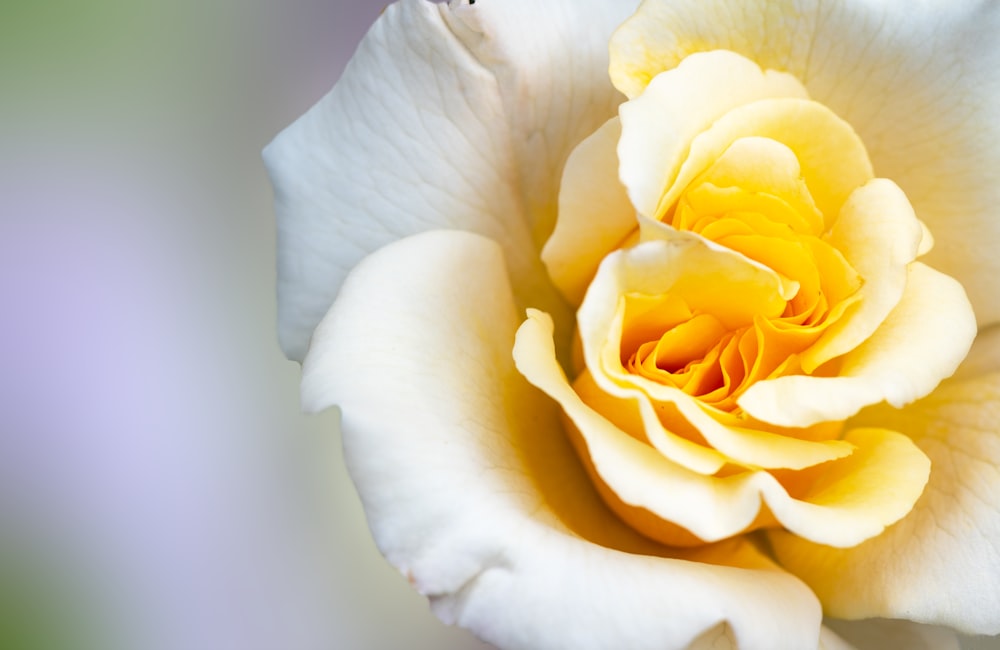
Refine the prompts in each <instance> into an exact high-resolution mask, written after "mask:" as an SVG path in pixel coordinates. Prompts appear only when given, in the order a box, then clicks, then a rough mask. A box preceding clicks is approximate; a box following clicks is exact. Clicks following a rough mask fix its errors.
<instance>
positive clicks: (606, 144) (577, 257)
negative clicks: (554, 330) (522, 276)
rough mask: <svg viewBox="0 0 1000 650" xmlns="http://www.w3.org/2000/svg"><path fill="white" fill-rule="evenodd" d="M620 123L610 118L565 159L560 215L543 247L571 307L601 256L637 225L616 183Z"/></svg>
mask: <svg viewBox="0 0 1000 650" xmlns="http://www.w3.org/2000/svg"><path fill="white" fill-rule="evenodd" d="M620 137H621V122H620V121H619V119H618V118H617V117H615V118H612V119H610V120H608V121H607V122H606V123H605V124H604V126H602V127H601V128H599V129H598V130H597V131H595V132H594V133H593V134H591V135H590V136H589V137H588V138H587V139H585V140H584V141H583V142H581V143H580V144H579V145H578V146H577V147H576V149H574V150H573V153H572V154H570V157H569V159H568V160H567V161H566V169H565V170H564V171H563V178H562V184H561V185H560V189H559V218H558V220H557V221H556V225H555V230H553V231H552V236H551V237H549V240H548V241H547V242H545V247H544V248H543V249H542V261H543V262H544V263H545V268H546V269H548V272H549V277H551V278H552V282H554V283H555V285H556V287H558V288H559V291H561V292H562V294H563V296H564V297H565V298H566V300H568V301H569V302H570V304H572V305H579V304H580V302H581V301H582V300H583V294H584V293H586V291H587V285H588V284H589V283H590V280H591V279H592V278H593V277H594V273H596V272H597V267H598V266H599V265H600V263H601V260H602V259H604V256H605V255H607V254H608V253H609V252H611V251H613V250H615V249H616V248H619V247H621V245H622V243H623V242H624V240H625V239H627V238H628V237H629V235H631V234H632V232H633V231H635V230H636V229H637V228H638V224H637V223H636V219H635V208H633V207H632V203H631V202H630V201H629V198H628V193H627V192H626V191H625V187H624V186H623V185H622V184H621V183H620V182H618V153H617V151H616V150H617V147H618V140H619V138H620Z"/></svg>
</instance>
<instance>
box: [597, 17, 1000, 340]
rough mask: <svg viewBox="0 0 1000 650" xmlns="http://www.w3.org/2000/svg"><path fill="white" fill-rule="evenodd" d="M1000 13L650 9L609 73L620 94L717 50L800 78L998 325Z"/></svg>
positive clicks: (625, 34)
mask: <svg viewBox="0 0 1000 650" xmlns="http://www.w3.org/2000/svg"><path fill="white" fill-rule="evenodd" d="M998 32H1000V5H997V4H995V3H990V2H955V3H939V2H931V3H923V4H914V3H912V2H906V1H905V0H890V1H885V2H877V3H873V2H862V1H850V2H838V3H835V4H832V5H831V4H829V3H824V2H821V0H776V1H773V2H767V3H761V4H759V5H758V6H756V7H755V8H754V11H747V10H746V5H745V3H743V2H741V1H740V0H707V1H705V0H645V1H644V2H643V3H642V5H641V6H640V8H639V11H638V12H637V13H636V15H635V16H634V17H633V18H632V19H630V20H629V21H628V22H626V23H625V24H624V25H623V26H622V28H620V29H619V31H618V32H616V34H615V37H614V39H613V40H612V45H611V74H612V79H613V81H614V82H615V84H616V85H617V86H618V87H619V88H620V89H621V90H622V91H623V92H624V93H625V94H626V95H628V96H630V97H632V96H635V95H636V94H638V93H639V92H640V91H641V89H642V88H644V87H645V85H646V84H647V83H649V80H650V79H653V78H654V77H655V76H656V75H657V74H658V73H660V72H662V71H663V70H668V69H671V68H674V67H675V66H677V65H678V63H679V62H680V61H681V60H683V59H684V57H686V56H688V55H690V54H692V53H695V52H702V51H707V50H715V49H727V50H732V51H734V52H737V53H740V54H742V55H744V56H747V57H749V58H751V59H753V60H754V61H756V62H757V63H759V64H760V65H761V66H762V67H764V68H770V69H776V70H783V71H787V72H789V73H791V74H792V75H794V76H795V77H797V78H798V79H801V80H802V82H803V83H804V84H805V86H806V88H807V89H808V90H809V94H810V96H812V97H813V98H814V99H816V100H817V101H819V102H822V103H823V104H826V105H827V106H829V107H830V108H831V109H833V110H834V111H835V112H836V113H837V114H838V115H840V116H841V117H842V118H844V119H845V120H846V121H847V122H849V123H850V124H851V125H852V126H853V127H854V128H855V129H856V130H857V131H858V133H859V134H860V135H861V138H862V140H863V141H864V142H865V144H866V146H867V147H868V152H869V155H870V156H871V159H872V162H873V164H874V166H875V169H876V171H877V173H878V175H879V176H881V177H885V178H891V179H892V180H894V181H895V182H896V183H898V184H899V186H900V187H901V188H902V189H903V190H904V191H905V192H906V195H907V196H908V197H909V199H910V202H911V203H912V204H913V207H914V209H915V211H916V213H917V216H918V217H920V219H921V220H922V221H924V222H925V223H926V224H927V226H928V227H929V228H930V230H931V232H933V233H934V237H935V239H936V241H937V244H936V246H935V248H934V250H933V251H931V252H930V253H929V255H928V258H927V260H926V261H927V263H928V264H930V265H931V266H934V267H935V268H938V269H940V270H941V271H943V272H944V273H946V274H948V275H951V276H954V277H955V278H956V279H958V280H959V281H960V282H961V283H962V284H963V285H964V286H965V288H966V290H967V292H968V294H969V297H970V299H971V301H972V304H973V306H974V307H975V310H976V316H977V318H978V319H979V323H980V325H985V324H987V323H992V322H995V321H997V320H998V319H1000V257H998V256H997V255H995V253H994V249H995V245H996V242H997V241H1000V218H998V215H997V210H998V207H997V206H1000V183H997V182H995V173H994V170H996V169H997V168H998V167H1000V160H998V156H1000V150H998V149H997V147H996V146H995V143H996V142H998V141H1000V120H997V119H996V116H997V110H998V97H1000V47H998V45H997V39H996V34H997V33H998Z"/></svg>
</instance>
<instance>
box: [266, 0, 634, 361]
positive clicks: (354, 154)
mask: <svg viewBox="0 0 1000 650" xmlns="http://www.w3.org/2000/svg"><path fill="white" fill-rule="evenodd" d="M628 10H629V7H628V3H619V2H614V1H612V0H604V1H601V0H590V1H589V2H586V3H581V2H578V1H575V0H556V1H554V2H546V3H542V4H538V3H535V2H530V1H529V0H510V1H508V2H504V3H502V4H501V3H490V2H481V3H478V4H475V5H471V6H470V5H468V4H464V3H453V4H452V5H451V6H449V5H445V4H436V3H431V2H426V1H424V0H402V2H400V3H398V4H394V5H391V6H389V7H388V8H387V9H386V10H385V12H384V13H383V14H382V16H381V17H380V18H379V20H378V21H377V22H376V24H375V25H374V26H373V27H372V29H371V31H370V32H369V33H368V35H367V36H366V37H365V39H364V40H363V42H362V43H361V45H360V47H359V49H358V51H357V53H356V54H355V56H354V58H353V59H352V60H351V62H350V64H349V65H348V67H347V69H346V71H345V72H344V75H343V76H342V77H341V79H340V81H339V82H338V83H337V85H336V86H335V87H334V88H333V90H332V91H331V92H330V93H329V94H328V95H327V96H326V97H324V98H323V99H322V100H321V101H320V102H319V103H318V104H317V105H316V106H315V107H313V108H312V109H311V110H310V111H309V112H308V113H306V114H305V115H304V116H303V117H301V118H300V119H299V120H298V121H297V122H295V123H294V124H293V125H292V126H290V127H289V128H287V129H286V130H285V131H284V132H283V133H281V134H280V135H279V136H278V137H277V138H276V139H275V140H274V142H272V143H271V144H270V145H269V146H268V147H267V149H266V150H265V152H264V159H265V162H266V163H267V167H268V171H269V173H270V175H271V179H272V183H273V184H274V187H275V205H276V211H277V213H278V302H279V336H280V339H281V344H282V347H283V348H284V350H285V352H286V354H288V356H289V357H291V358H294V359H301V358H302V357H303V355H304V354H305V351H306V349H307V347H308V344H309V337H310V335H311V334H312V331H313V328H314V327H315V326H316V324H317V323H318V322H319V321H320V319H321V318H322V317H323V315H324V314H325V313H326V311H327V309H328V308H329V306H330V304H331V303H332V302H333V299H334V297H335V296H336V294H337V291H338V290H339V287H340V285H341V283H342V281H343V278H344V277H345V275H346V273H347V272H348V270H349V269H350V268H351V267H352V266H354V264H356V263H357V262H358V261H359V260H360V259H361V258H362V257H363V256H364V255H366V254H367V253H369V252H371V251H373V250H375V249H376V248H378V247H380V246H382V245H384V244H386V243H388V242H391V241H393V240H395V239H398V238H400V237H404V236H406V235H409V234H413V233H416V232H421V231H425V230H430V229H434V228H457V229H461V230H468V231H472V232H478V233H481V234H484V235H487V236H490V237H491V238H493V239H495V240H496V241H498V242H500V244H501V245H502V246H503V247H504V251H505V254H506V256H507V259H508V263H509V264H510V268H511V273H512V276H513V278H514V286H515V291H516V293H517V295H518V298H519V299H521V300H523V301H524V303H525V304H535V305H540V306H544V307H545V308H546V309H555V310H560V309H562V308H561V307H560V306H559V304H560V302H561V299H560V298H559V297H558V296H557V294H556V292H555V291H554V290H553V289H552V287H551V286H550V284H549V282H548V281H547V280H546V278H545V274H544V269H543V268H542V265H541V263H540V262H539V260H538V252H537V251H538V248H539V247H540V246H541V242H542V241H544V238H545V237H546V236H547V235H548V232H549V230H550V229H551V227H552V223H553V221H554V211H555V204H556V193H557V187H558V181H559V174H560V173H561V170H562V166H563V163H564V162H565V159H566V157H567V156H568V155H569V153H570V151H571V150H572V149H573V147H575V146H576V144H577V143H578V142H579V141H580V140H581V139H582V138H583V137H585V136H586V135H588V134H589V133H591V132H592V131H593V130H594V129H596V128H597V127H599V126H600V125H601V124H602V123H603V122H605V121H606V120H607V119H609V118H610V117H612V116H613V115H614V111H615V106H616V104H617V103H618V101H620V96H619V95H618V94H617V92H616V91H615V90H614V88H613V87H612V86H611V84H610V82H609V81H608V80H607V40H608V38H609V36H610V34H611V31H612V30H613V29H614V27H615V26H616V25H617V24H618V23H619V22H621V20H623V19H624V18H625V15H626V14H627V12H628ZM568 336H569V334H568V332H567V333H566V338H567V340H568Z"/></svg>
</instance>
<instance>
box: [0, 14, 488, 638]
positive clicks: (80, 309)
mask: <svg viewBox="0 0 1000 650" xmlns="http://www.w3.org/2000/svg"><path fill="white" fill-rule="evenodd" d="M382 4H383V3H380V2H372V1H369V0H364V1H361V0H351V1H350V2H348V1H347V0H287V1H285V2H276V1H274V0H244V1H241V2H235V1H233V0H219V1H216V2H210V3H196V2H190V1H188V0H181V1H180V2H162V1H155V0H85V1H82V2H81V1H70V0H61V1H59V0H57V1H53V0H41V1H37V0H36V1H34V2H32V1H30V0H23V1H18V0H15V1H11V0H0V364H2V369H0V648H2V649H3V650H89V649H93V650H118V649H121V650H140V649H141V650H161V649H162V650H168V649H169V650H202V649H204V650H255V649H260V650H307V649H316V650H320V649H333V648H346V649H354V648H359V649H365V648H373V649H391V648H482V647H485V646H483V645H482V644H480V643H479V642H477V641H476V640H475V639H473V638H472V637H471V636H470V635H468V634H467V633H465V632H462V631H460V630H455V629H452V628H447V627H445V626H444V625H441V624H440V623H438V622H437V621H436V619H434V618H433V616H432V615H431V614H430V613H429V610H428V607H427V604H426V603H425V601H424V600H423V599H422V598H420V597H419V596H418V595H416V594H414V593H412V591H411V590H410V588H409V586H408V585H407V584H406V581H405V580H403V579H402V578H401V577H400V576H399V575H398V574H397V573H396V572H395V570H393V569H392V568H391V567H389V566H387V565H386V564H385V563H384V562H383V561H382V559H381V558H380V557H379V555H378V553H377V551H376V550H375V549H374V546H373V544H372V542H371V541H370V538H369V536H368V531H367V529H366V527H365V523H364V518H363V515H362V512H361V509H360V506H359V504H358V502H357V497H356V495H355V493H354V490H353V487H352V486H351V484H350V482H349V480H348V479H347V477H346V474H345V472H344V469H343V466H342V460H341V453H340V440H339V435H338V434H337V431H336V417H335V415H333V414H323V415H320V416H316V417H306V416H303V415H300V413H299V407H298V385H297V384H298V378H299V370H298V365H297V364H293V363H291V362H288V361H286V360H284V358H283V356H282V355H281V353H280V351H279V349H278V345H277V342H276V333H275V324H274V323H275V304H274V290H275V289H274V287H275V279H274V265H275V261H274V229H275V227H274V217H273V213H272V210H271V190H270V186H269V184H268V181H267V178H266V175H265V173H264V169H263V166H262V164H261V161H260V150H261V148H262V147H263V146H264V145H265V144H266V143H267V142H268V141H269V140H270V139H271V138H272V137H273V136H274V135H275V134H276V133H277V132H278V131H279V130H281V129H282V128H283V127H284V126H285V125H287V124H289V123H290V122H291V121H293V120H294V119H295V118H296V117H297V116H298V115H300V114H301V113H302V112H304V111H305V110H306V109H307V108H308V107H309V106H310V105H312V104H313V103H314V102H315V101H316V100H318V99H319V98H320V97H321V96H322V94H323V93H325V92H326V90H327V89H328V88H329V87H330V86H332V85H333V83H334V81H335V80H336V78H337V77H338V75H339V73H340V71H341V69H342V67H343V65H344V63H345V62H346V60H347V57H348V56H349V55H350V52H351V51H353V49H354V47H355V46H356V44H357V42H358V41H359V40H360V38H361V37H362V35H363V33H364V31H365V29H366V28H367V26H368V25H369V24H370V23H371V22H372V21H373V20H374V19H375V17H376V16H377V15H378V13H379V11H380V10H381V9H382Z"/></svg>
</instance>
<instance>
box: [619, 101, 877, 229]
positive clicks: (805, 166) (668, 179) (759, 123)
mask: <svg viewBox="0 0 1000 650" xmlns="http://www.w3.org/2000/svg"><path fill="white" fill-rule="evenodd" d="M644 97H645V95H642V96H641V97H640V98H638V99H637V100H633V101H634V102H638V101H641V100H642V99H643V98H644ZM630 103H631V102H630ZM626 107H627V104H626V105H624V106H623V107H622V109H621V116H622V141H623V142H624V141H625V138H627V137H629V135H630V132H631V130H632V129H635V130H636V131H641V130H642V129H643V128H649V125H648V124H645V123H642V122H639V121H636V123H635V124H634V125H633V124H632V122H631V121H630V120H626V116H627V115H628V112H627V111H626ZM817 134H822V137H818V136H817ZM750 137H760V138H768V139H771V140H774V141H776V142H779V143H781V144H782V145H784V146H785V147H787V148H788V149H790V150H791V151H792V152H794V153H795V155H796V157H797V158H798V161H799V165H800V167H801V173H802V179H803V180H804V182H805V185H806V187H808V189H809V193H810V195H811V196H812V199H813V201H814V202H815V205H816V208H817V209H818V210H819V211H820V212H821V213H822V214H823V215H824V216H825V217H826V218H827V219H828V220H829V219H830V218H831V217H832V216H834V215H836V214H838V213H839V212H840V208H841V206H842V205H843V203H844V201H846V200H847V197H848V196H849V195H850V194H851V192H853V191H854V189H855V188H857V187H859V186H860V185H863V184H864V183H866V182H868V181H869V180H871V179H872V178H873V176H874V173H873V171H872V166H871V161H870V160H869V159H868V153H867V152H866V151H865V147H864V144H863V143H862V142H861V139H860V138H859V137H858V135H857V133H855V132H854V130H853V129H852V128H851V126H850V125H849V124H847V122H845V121H843V120H842V119H840V118H839V117H837V115H836V114H834V113H833V112H832V111H831V110H830V109H829V108H827V107H825V106H823V105H822V104H820V103H818V102H814V101H811V100H808V99H798V98H784V99H761V100H758V101H755V102H753V103H749V104H744V105H742V106H740V107H738V108H734V109H732V110H731V111H729V112H727V113H726V114H725V115H724V116H722V117H721V118H719V119H718V120H716V121H715V122H714V123H713V124H712V126H711V127H710V128H708V129H706V130H705V131H703V132H701V133H700V134H699V135H698V136H697V137H695V138H694V140H693V141H692V142H691V145H690V151H689V152H688V155H687V156H686V158H685V159H684V162H683V164H682V165H681V166H680V168H679V169H678V170H677V171H676V173H672V174H669V175H665V176H664V177H663V180H662V181H661V182H660V187H661V188H663V189H662V190H661V191H660V193H659V196H660V199H659V203H658V205H657V206H656V208H655V211H653V212H651V213H644V214H648V215H649V216H653V217H654V218H663V216H664V215H666V214H668V212H669V210H670V209H671V208H672V206H673V204H674V203H675V201H676V200H677V199H678V198H679V197H680V195H681V194H682V193H683V192H684V191H685V190H686V189H687V187H688V185H689V184H690V183H692V182H693V181H694V180H695V179H697V178H698V176H699V175H701V174H702V173H703V172H705V171H706V170H707V169H709V168H710V167H711V165H712V164H713V163H714V162H715V161H716V160H718V159H719V158H720V157H721V156H722V155H723V154H724V153H725V152H726V150H727V149H729V148H730V147H731V146H732V145H733V144H734V143H735V142H736V141H737V140H739V139H741V138H750ZM619 157H620V158H621V164H622V182H623V183H625V186H626V187H628V188H629V193H630V195H632V186H631V185H630V182H631V180H632V179H630V177H629V176H628V175H626V173H625V166H626V163H627V162H628V160H627V159H626V157H625V152H624V151H623V150H622V147H621V146H619ZM633 202H634V197H633ZM637 207H638V206H637ZM640 211H642V210H641V209H640ZM825 225H826V226H827V227H829V226H830V225H831V223H830V222H829V221H827V223H826V224H825Z"/></svg>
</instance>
